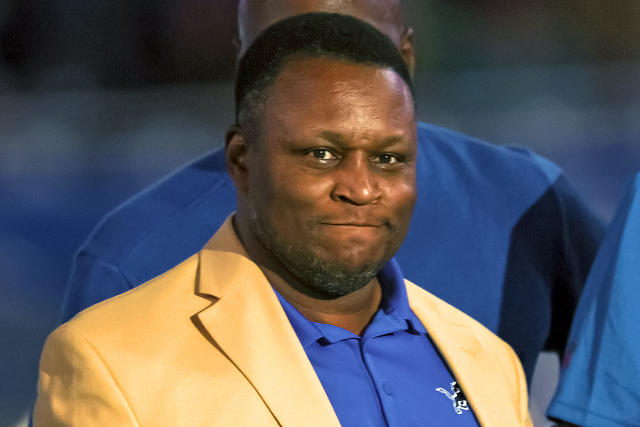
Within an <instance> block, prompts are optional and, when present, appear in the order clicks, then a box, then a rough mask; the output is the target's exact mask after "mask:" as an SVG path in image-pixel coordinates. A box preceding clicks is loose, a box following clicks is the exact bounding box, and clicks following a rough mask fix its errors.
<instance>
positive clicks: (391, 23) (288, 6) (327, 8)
mask: <svg viewBox="0 0 640 427" xmlns="http://www.w3.org/2000/svg"><path fill="white" fill-rule="evenodd" d="M309 12H328V13H340V14H343V15H351V16H354V17H356V18H358V19H360V20H362V21H365V22H368V23H369V24H371V25H373V26H374V27H376V28H377V29H378V30H379V31H381V32H382V33H384V34H386V35H387V36H388V37H389V38H390V39H391V40H392V41H393V42H394V43H395V44H396V45H397V44H398V43H399V37H400V33H399V31H398V29H399V6H398V2H397V0H241V1H240V5H239V9H238V33H239V37H240V43H241V50H242V52H241V53H244V50H246V48H247V47H248V45H249V44H251V42H252V41H253V40H254V39H255V37H256V36H257V35H258V34H259V33H260V32H262V31H263V30H265V29H266V28H267V27H268V26H270V25H271V24H273V23H275V22H277V21H279V20H281V19H284V18H287V17H290V16H294V15H301V14H304V13H309Z"/></svg>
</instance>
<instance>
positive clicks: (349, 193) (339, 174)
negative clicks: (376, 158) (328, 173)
mask: <svg viewBox="0 0 640 427" xmlns="http://www.w3.org/2000/svg"><path fill="white" fill-rule="evenodd" d="M371 167H372V165H371V164H370V162H369V159H368V158H367V157H366V156H364V155H351V156H349V155H347V156H345V157H344V158H343V159H342V161H341V164H340V166H339V167H338V168H337V169H336V170H335V184H334V187H333V191H332V194H331V197H332V199H333V200H335V201H341V202H347V203H350V204H352V205H356V206H364V205H367V204H369V203H374V202H375V201H377V200H378V199H379V198H380V195H381V191H380V185H379V182H378V177H377V176H376V173H375V171H372V170H371Z"/></svg>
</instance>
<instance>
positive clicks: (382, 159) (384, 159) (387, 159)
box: [378, 153, 399, 165]
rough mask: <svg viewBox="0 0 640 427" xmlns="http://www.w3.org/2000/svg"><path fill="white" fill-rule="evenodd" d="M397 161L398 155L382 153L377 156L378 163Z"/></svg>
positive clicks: (385, 163)
mask: <svg viewBox="0 0 640 427" xmlns="http://www.w3.org/2000/svg"><path fill="white" fill-rule="evenodd" d="M398 162H399V160H398V157H397V156H395V155H393V154H390V153H384V154H380V155H379V156H378V163H380V164H383V165H393V164H395V163H398Z"/></svg>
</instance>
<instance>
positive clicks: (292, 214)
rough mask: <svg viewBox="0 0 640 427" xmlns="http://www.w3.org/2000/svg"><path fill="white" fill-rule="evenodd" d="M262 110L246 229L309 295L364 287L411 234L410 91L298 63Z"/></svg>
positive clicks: (318, 63)
mask: <svg viewBox="0 0 640 427" xmlns="http://www.w3.org/2000/svg"><path fill="white" fill-rule="evenodd" d="M261 111H262V112H261V115H260V118H259V120H258V125H257V126H258V129H257V130H256V132H255V135H256V136H255V138H254V139H253V140H252V141H249V142H247V155H246V169H247V171H248V172H247V180H246V182H247V183H248V184H247V186H246V194H240V197H241V198H244V199H245V201H246V204H243V203H241V204H240V206H241V207H242V206H246V209H247V211H248V212H247V215H246V216H245V217H246V218H249V220H248V221H249V223H250V224H249V228H250V229H251V230H252V233H253V234H254V235H255V236H257V238H258V240H259V241H260V242H261V244H262V245H263V247H264V248H266V249H267V250H266V252H267V253H269V254H271V255H270V256H273V257H274V259H277V260H276V261H275V262H279V263H280V265H284V267H285V269H286V270H288V272H289V273H291V274H292V275H293V276H294V277H296V278H297V279H298V280H299V281H300V282H302V283H305V284H306V285H308V286H310V287H312V288H314V289H313V290H312V293H315V295H314V296H317V297H321V298H322V297H324V298H333V297H337V296H342V295H345V294H348V293H351V292H353V291H355V290H357V289H359V288H361V287H362V286H364V285H366V284H367V283H368V282H369V281H370V280H371V279H372V278H373V276H375V274H376V273H377V272H378V270H379V269H380V268H381V266H382V265H383V264H384V263H385V262H386V261H388V260H389V259H390V258H391V257H392V256H393V254H394V253H395V252H396V251H397V250H398V248H399V247H400V245H401V243H402V241H403V239H404V237H405V234H406V232H407V230H408V228H409V222H410V219H411V213H412V210H413V205H414V202H415V198H416V182H415V160H416V122H415V118H414V107H413V99H412V96H411V93H410V91H409V88H408V87H407V85H406V84H405V82H404V81H403V80H402V79H401V78H400V77H399V76H398V75H397V74H396V73H395V72H393V71H391V70H388V69H380V68H375V67H371V66H367V65H362V64H353V63H348V62H344V61H341V60H336V59H327V58H309V57H299V58H296V59H292V60H291V61H290V62H288V63H287V65H285V66H284V68H283V70H282V71H281V74H280V76H279V77H278V78H277V80H276V81H275V83H274V84H273V85H272V86H271V87H270V88H269V89H267V99H266V100H265V102H264V105H263V107H262V109H261ZM241 193H242V192H241ZM310 282H312V283H310Z"/></svg>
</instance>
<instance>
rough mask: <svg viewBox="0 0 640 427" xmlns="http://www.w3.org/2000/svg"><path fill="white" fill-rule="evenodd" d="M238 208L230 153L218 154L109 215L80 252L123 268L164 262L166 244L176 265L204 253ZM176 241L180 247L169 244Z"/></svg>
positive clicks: (170, 262)
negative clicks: (131, 262)
mask: <svg viewBox="0 0 640 427" xmlns="http://www.w3.org/2000/svg"><path fill="white" fill-rule="evenodd" d="M234 207H235V190H234V187H233V185H232V183H231V181H230V178H229V177H228V175H227V174H226V171H225V160H224V152H223V150H221V149H220V150H216V151H213V152H210V153H208V154H207V155H205V156H203V157H202V158H200V159H197V160H195V161H193V162H191V163H189V164H187V165H185V166H183V167H181V168H179V169H177V170H176V171H174V172H173V173H171V174H170V175H168V176H166V177H165V178H163V179H161V180H160V181H158V182H157V183H155V184H154V185H153V186H151V187H149V188H147V189H146V190H144V191H142V192H140V193H138V194H137V195H135V196H134V197H132V198H131V199H129V200H127V201H126V202H124V203H123V204H121V205H120V206H118V207H116V208H115V209H114V210H112V211H111V212H109V213H108V214H107V215H105V217H104V218H103V219H102V220H101V221H100V223H99V224H98V225H97V226H96V227H95V228H94V230H93V231H92V233H91V234H90V236H89V237H88V238H87V240H86V241H85V242H84V243H83V245H82V246H81V247H80V249H79V252H78V253H84V254H87V255H89V256H92V257H95V258H97V259H100V260H101V261H103V262H107V263H110V264H113V265H116V266H119V267H121V266H122V264H124V263H125V262H126V260H127V259H128V258H129V257H137V256H142V257H143V258H144V257H145V256H153V257H158V258H162V257H163V255H162V253H158V251H157V250H154V247H160V246H162V247H164V248H165V253H167V254H168V255H167V258H168V259H167V267H171V266H173V265H175V264H176V263H177V262H179V261H180V260H181V259H184V258H186V256H189V255H190V254H192V253H194V252H196V251H197V250H198V249H200V247H201V246H202V245H203V244H204V243H205V242H206V240H207V239H208V238H209V237H211V235H213V233H214V232H215V230H216V229H217V228H218V227H219V226H220V224H221V223H222V222H223V221H224V218H226V216H227V215H228V214H229V213H230V212H231V210H232V209H233V208H234ZM171 241H173V242H175V243H174V244H173V245H171V244H168V243H169V242H171ZM174 252H181V253H180V254H179V255H178V254H174ZM147 254H148V255H147ZM169 258H171V259H169ZM149 263H150V265H153V264H157V263H159V261H158V260H157V258H156V261H153V260H150V261H149ZM136 264H142V265H144V262H143V263H140V262H139V261H136ZM161 271H163V270H160V271H155V272H153V274H151V275H150V276H149V277H153V276H155V275H157V274H158V273H159V272H161Z"/></svg>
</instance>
